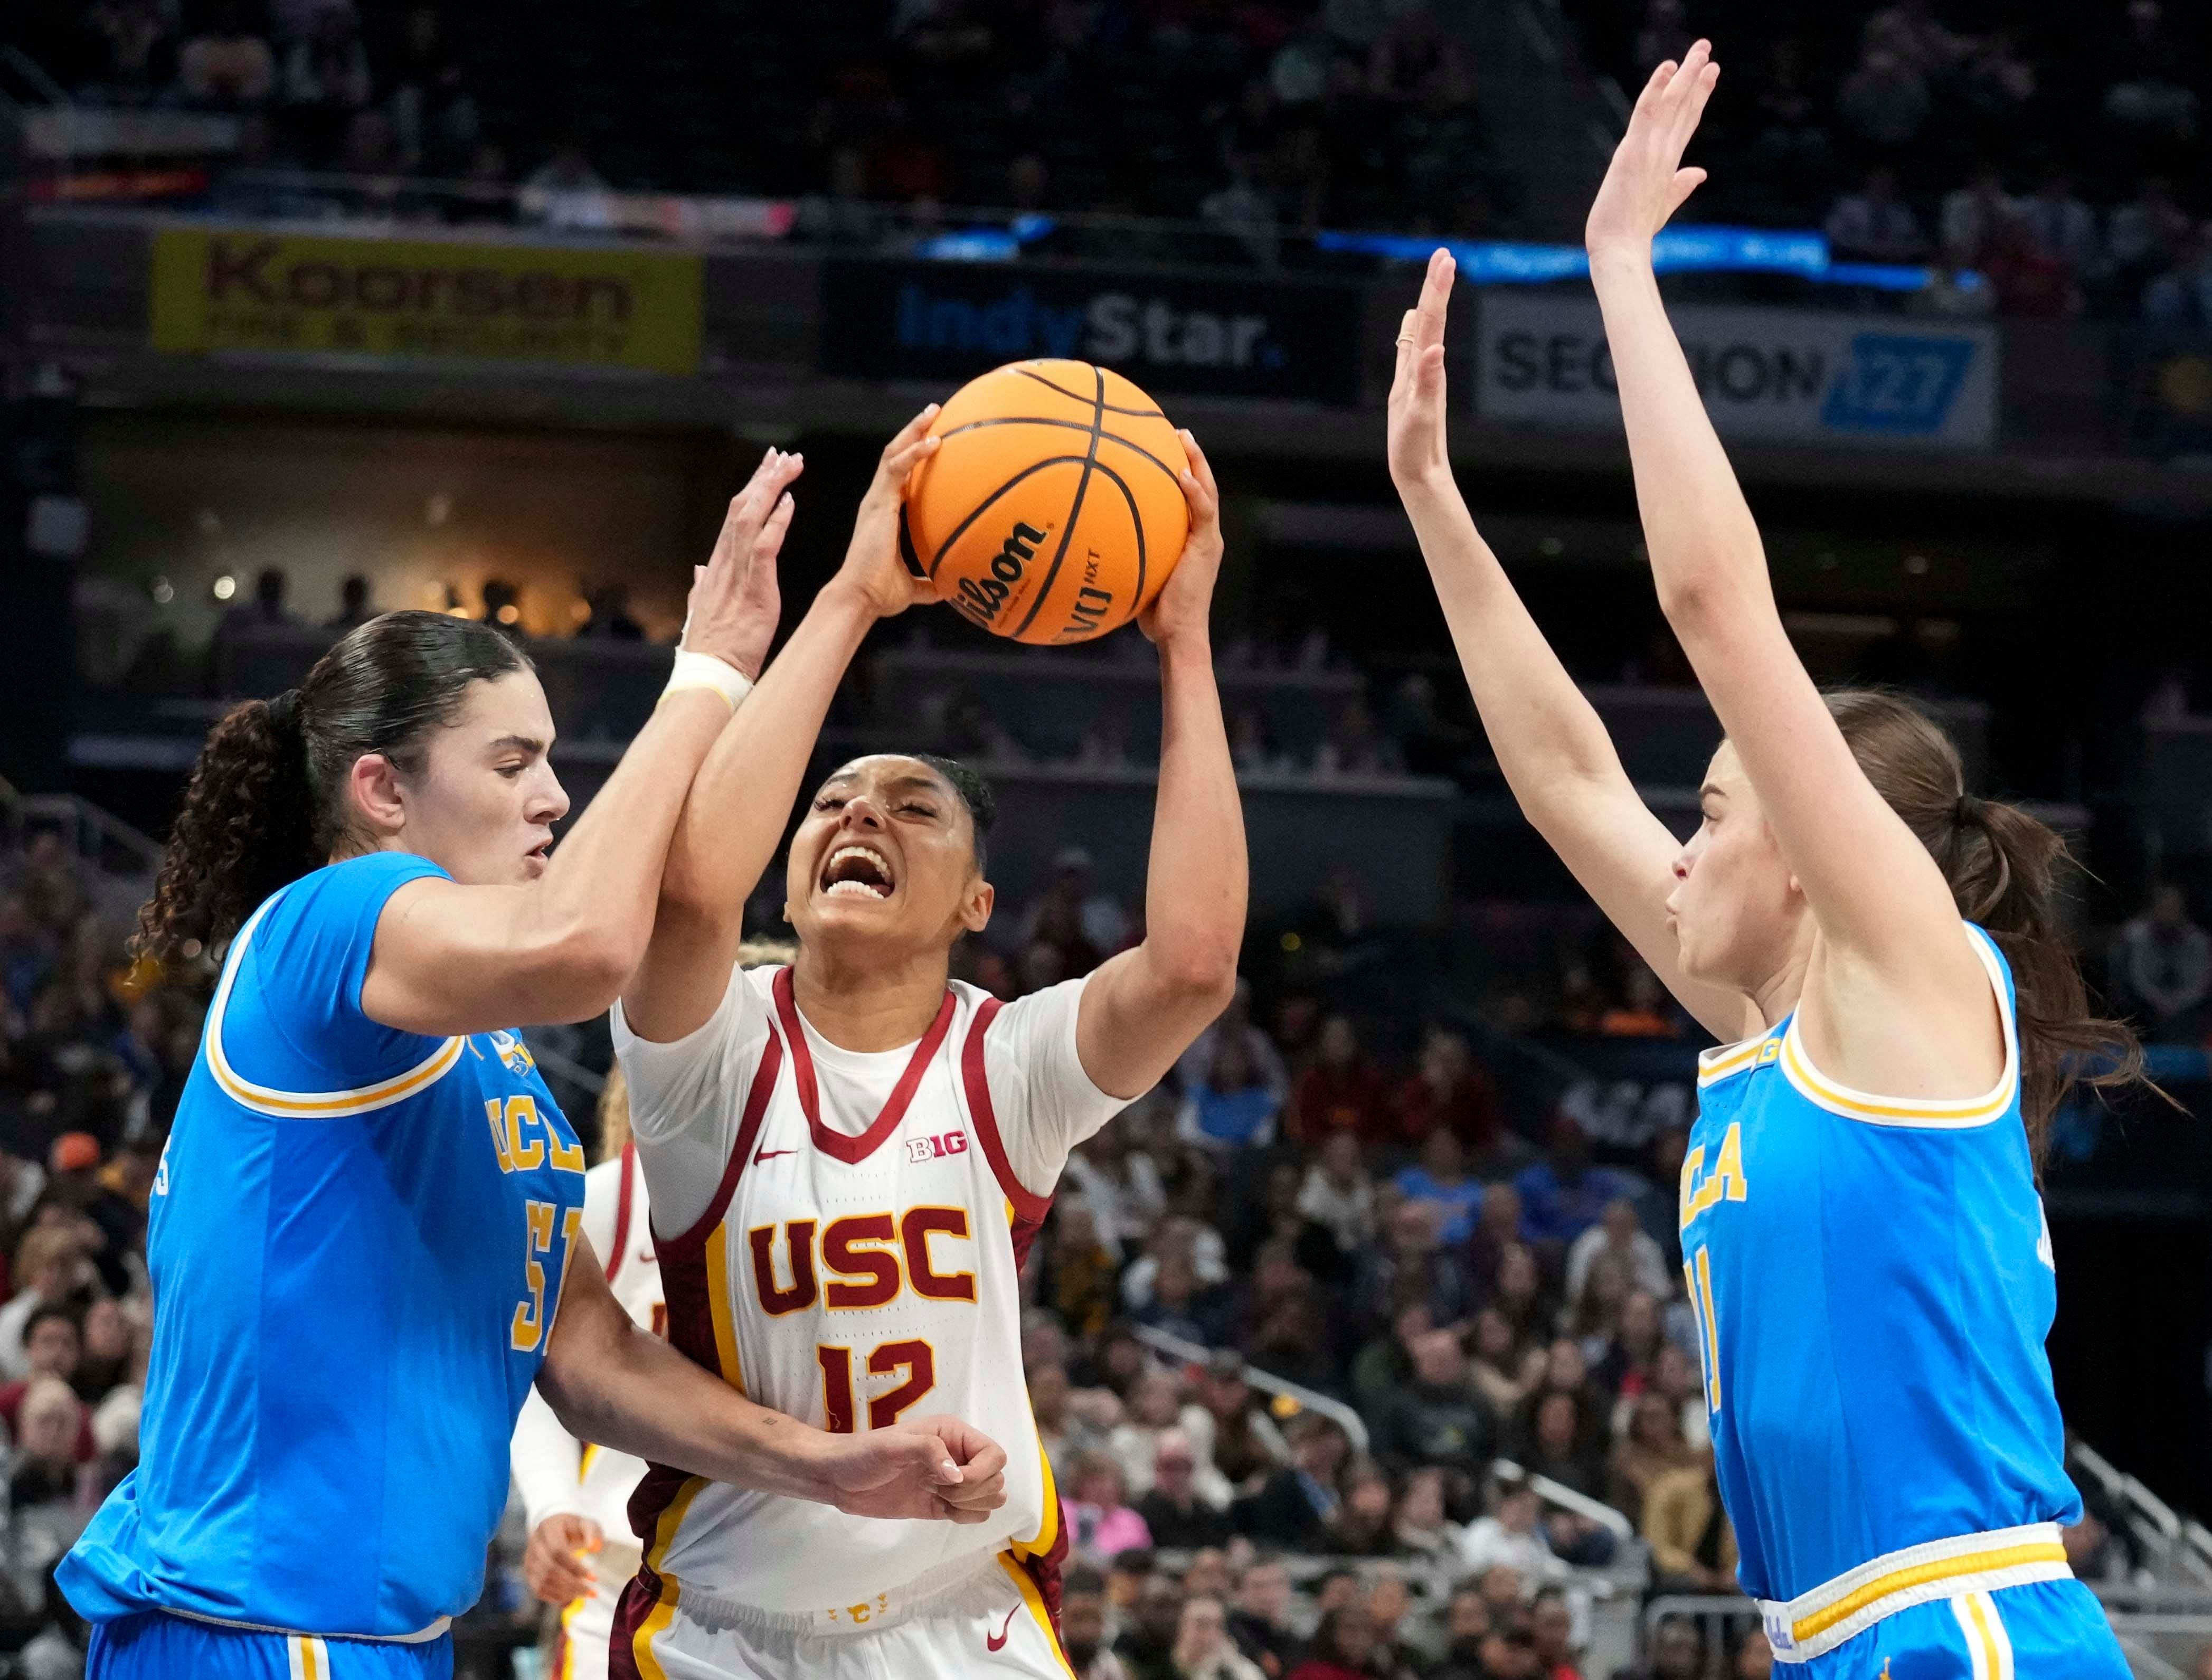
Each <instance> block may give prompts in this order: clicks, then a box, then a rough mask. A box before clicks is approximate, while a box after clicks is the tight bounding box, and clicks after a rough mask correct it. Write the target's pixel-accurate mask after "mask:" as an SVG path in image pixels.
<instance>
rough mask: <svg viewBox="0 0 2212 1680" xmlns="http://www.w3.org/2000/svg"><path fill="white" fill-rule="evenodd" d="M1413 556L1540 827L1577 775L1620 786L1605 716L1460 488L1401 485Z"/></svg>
mask: <svg viewBox="0 0 2212 1680" xmlns="http://www.w3.org/2000/svg"><path fill="white" fill-rule="evenodd" d="M1399 494H1400V496H1401V498H1402V499H1403V501H1404V502H1405V504H1406V512H1407V516H1408V517H1409V518H1410V519H1411V520H1412V521H1413V534H1414V536H1415V537H1416V538H1417V539H1419V543H1420V546H1421V557H1422V558H1423V560H1424V561H1425V562H1426V563H1427V565H1428V569H1429V578H1430V581H1431V583H1432V584H1433V585H1434V586H1435V588H1436V592H1437V604H1438V605H1439V606H1442V607H1443V614H1444V622H1445V624H1446V625H1447V626H1448V627H1449V630H1450V631H1451V638H1452V647H1453V649H1454V651H1455V652H1456V653H1457V654H1458V655H1459V662H1460V669H1461V670H1462V673H1464V674H1465V676H1466V678H1467V685H1468V692H1469V693H1470V694H1471V695H1472V696H1473V697H1474V706H1475V710H1476V712H1477V713H1478V714H1479V715H1480V717H1481V719H1482V727H1483V730H1484V732H1485V733H1486V735H1487V736H1488V738H1489V740H1490V749H1491V751H1492V753H1494V754H1495V755H1496V757H1497V759H1498V769H1499V770H1500V771H1501V772H1502V773H1503V774H1504V777H1505V781H1506V784H1507V785H1508V786H1509V787H1510V788H1512V790H1513V794H1514V797H1515V798H1516V800H1519V801H1520V805H1521V808H1522V811H1523V812H1525V813H1528V818H1529V819H1530V820H1531V821H1532V822H1534V823H1535V824H1536V825H1537V826H1538V827H1539V828H1540V829H1541V828H1545V827H1546V826H1547V822H1548V821H1552V820H1556V819H1557V816H1558V815H1559V813H1564V812H1565V811H1566V810H1568V809H1571V808H1572V805H1573V801H1572V800H1570V799H1569V798H1567V797H1565V796H1566V795H1569V794H1571V793H1572V792H1573V791H1574V790H1575V788H1576V784H1577V783H1585V784H1586V783H1590V782H1604V783H1616V784H1619V785H1620V786H1622V787H1626V785H1627V782H1628V778H1627V773H1626V771H1625V770H1622V768H1621V764H1620V755H1619V754H1618V753H1617V752H1614V750H1613V741H1612V739H1611V737H1609V736H1608V735H1607V733H1606V730H1605V724H1604V721H1602V720H1601V718H1600V717H1599V716H1598V715H1597V709H1596V708H1595V707H1594V706H1592V705H1591V704H1590V703H1589V699H1588V698H1587V697H1585V696H1584V695H1583V691H1582V690H1581V689H1579V688H1577V686H1576V685H1575V680H1574V679H1573V678H1572V677H1571V676H1569V675H1568V674H1567V669H1566V667H1565V666H1564V665H1562V664H1560V662H1559V655H1558V654H1555V653H1554V652H1553V651H1552V645H1551V643H1550V642H1548V641H1547V640H1546V639H1545V636H1544V632H1543V631H1542V630H1541V629H1540V628H1538V626H1537V624H1536V621H1535V619H1534V618H1532V617H1531V616H1530V614H1529V612H1528V607H1527V606H1525V605H1524V604H1523V603H1522V600H1521V596H1520V593H1519V592H1518V591H1516V589H1515V588H1514V587H1513V582H1512V580H1511V579H1510V578H1509V577H1507V576H1506V575H1505V569H1504V566H1503V565H1501V564H1499V563H1498V557H1497V555H1496V554H1495V553H1493V552H1492V550H1491V547H1490V545H1489V544H1488V543H1486V542H1485V541H1484V540H1483V539H1482V533H1480V531H1479V530H1477V529H1476V527H1475V523H1474V516H1473V515H1472V514H1470V513H1469V512H1468V507H1467V502H1466V501H1465V499H1464V498H1463V497H1462V496H1461V495H1460V492H1459V488H1458V486H1457V485H1456V484H1454V483H1452V482H1451V480H1450V478H1449V476H1447V477H1445V478H1443V480H1442V481H1441V482H1431V481H1428V480H1424V481H1423V482H1421V483H1419V484H1412V485H1401V486H1400V488H1399Z"/></svg>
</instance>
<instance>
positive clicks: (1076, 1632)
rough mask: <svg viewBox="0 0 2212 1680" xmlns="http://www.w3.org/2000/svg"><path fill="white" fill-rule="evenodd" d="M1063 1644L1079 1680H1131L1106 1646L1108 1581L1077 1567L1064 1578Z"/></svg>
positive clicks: (1061, 1595) (1095, 1571)
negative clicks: (1128, 1679)
mask: <svg viewBox="0 0 2212 1680" xmlns="http://www.w3.org/2000/svg"><path fill="white" fill-rule="evenodd" d="M1060 1649H1061V1650H1063V1651H1065V1652H1066V1653H1067V1663H1068V1666H1069V1667H1070V1668H1071V1669H1073V1671H1074V1673H1075V1680H1127V1676H1126V1675H1125V1674H1124V1673H1123V1672H1122V1669H1121V1659H1120V1658H1119V1657H1116V1656H1115V1654H1114V1653H1113V1652H1112V1651H1110V1650H1109V1649H1108V1648H1107V1645H1106V1581H1105V1579H1104V1577H1103V1576H1102V1575H1100V1574H1099V1573H1098V1572H1097V1570H1096V1569H1093V1568H1091V1567H1089V1566H1087V1565H1085V1564H1077V1565H1076V1566H1075V1567H1073V1568H1071V1569H1069V1570H1068V1571H1067V1573H1066V1574H1065V1575H1063V1576H1061V1578H1060Z"/></svg>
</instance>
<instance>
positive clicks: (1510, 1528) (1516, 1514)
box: [1460, 1482, 1567, 1581]
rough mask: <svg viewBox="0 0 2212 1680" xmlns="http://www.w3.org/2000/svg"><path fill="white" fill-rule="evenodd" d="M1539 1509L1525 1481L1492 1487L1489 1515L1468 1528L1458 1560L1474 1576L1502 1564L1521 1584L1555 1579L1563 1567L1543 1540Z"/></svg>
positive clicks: (1533, 1493)
mask: <svg viewBox="0 0 2212 1680" xmlns="http://www.w3.org/2000/svg"><path fill="white" fill-rule="evenodd" d="M1542 1517H1543V1506H1542V1503H1541V1501H1540V1500H1538V1499H1537V1497H1536V1490H1535V1489H1534V1488H1531V1487H1530V1486H1528V1483H1527V1482H1504V1483H1498V1484H1494V1485H1493V1486H1492V1488H1491V1492H1490V1512H1489V1514H1488V1515H1487V1516H1483V1517H1478V1518H1476V1519H1475V1520H1474V1522H1472V1523H1470V1524H1469V1525H1468V1530H1467V1536H1466V1538H1465V1540H1464V1541H1463V1542H1462V1544H1461V1547H1460V1561H1462V1562H1463V1563H1464V1564H1466V1566H1467V1567H1468V1569H1470V1570H1472V1571H1473V1572H1474V1573H1477V1574H1480V1573H1482V1572H1484V1571H1485V1570H1488V1569H1494V1568H1496V1567H1498V1565H1500V1564H1504V1565H1505V1566H1506V1567H1508V1568H1510V1569H1511V1570H1512V1571H1513V1572H1514V1573H1516V1574H1517V1575H1518V1576H1519V1577H1520V1578H1521V1580H1523V1581H1547V1580H1558V1579H1559V1578H1561V1577H1563V1576H1564V1575H1565V1574H1566V1573H1567V1568H1566V1566H1565V1564H1563V1563H1561V1562H1560V1561H1559V1559H1558V1558H1556V1557H1554V1556H1553V1555H1552V1548H1551V1546H1550V1544H1549V1543H1547V1541H1546V1539H1545V1537H1544V1528H1543V1522H1542Z"/></svg>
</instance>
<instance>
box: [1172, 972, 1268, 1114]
mask: <svg viewBox="0 0 2212 1680" xmlns="http://www.w3.org/2000/svg"><path fill="white" fill-rule="evenodd" d="M1224 1038H1235V1039H1237V1040H1238V1041H1239V1042H1240V1043H1242V1044H1243V1046H1244V1054H1245V1055H1246V1056H1248V1057H1249V1058H1250V1060H1251V1063H1252V1066H1253V1067H1255V1068H1257V1069H1258V1070H1259V1072H1260V1077H1261V1080H1264V1081H1265V1082H1266V1084H1267V1088H1268V1089H1269V1090H1271V1091H1273V1092H1274V1093H1275V1094H1276V1096H1277V1097H1278V1098H1279V1099H1284V1100H1288V1099H1289V1097H1290V1094H1291V1073H1290V1069H1289V1068H1286V1067H1285V1066H1284V1065H1283V1056H1282V1052H1281V1051H1279V1050H1277V1049H1276V1048H1275V1045H1274V1042H1273V1040H1272V1039H1270V1038H1268V1037H1267V1032H1266V1031H1265V1030H1264V1029H1263V1028H1261V1026H1260V1025H1259V1024H1258V1023H1257V1022H1256V1021H1255V1020H1253V1019H1252V983H1251V982H1250V981H1249V980H1245V979H1243V978H1239V979H1238V981H1237V994H1236V995H1235V996H1234V997H1232V998H1231V1000H1230V1003H1229V1007H1227V1008H1226V1009H1225V1010H1223V1011H1222V1012H1221V1019H1220V1020H1217V1021H1215V1022H1214V1023H1213V1025H1212V1026H1209V1027H1207V1028H1206V1031H1205V1032H1201V1033H1200V1034H1199V1035H1198V1038H1197V1039H1196V1040H1195V1041H1194V1043H1193V1044H1192V1045H1191V1047H1190V1048H1189V1049H1188V1050H1185V1051H1184V1052H1183V1053H1182V1057H1181V1058H1180V1059H1179V1060H1178V1061H1177V1062H1176V1081H1177V1082H1178V1083H1179V1084H1180V1085H1181V1086H1182V1088H1183V1089H1184V1090H1186V1091H1188V1090H1189V1089H1190V1087H1192V1086H1193V1085H1195V1084H1197V1083H1199V1082H1200V1081H1201V1080H1204V1079H1205V1078H1206V1073H1207V1071H1208V1070H1209V1069H1210V1068H1212V1066H1213V1054H1214V1050H1215V1048H1216V1046H1217V1045H1218V1044H1219V1043H1220V1042H1221V1040H1222V1039H1224Z"/></svg>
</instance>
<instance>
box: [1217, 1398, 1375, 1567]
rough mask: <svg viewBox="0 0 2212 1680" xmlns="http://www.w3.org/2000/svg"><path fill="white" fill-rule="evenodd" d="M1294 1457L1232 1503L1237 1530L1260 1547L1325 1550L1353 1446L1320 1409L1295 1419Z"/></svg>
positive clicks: (1291, 1431)
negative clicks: (1253, 1489)
mask: <svg viewBox="0 0 2212 1680" xmlns="http://www.w3.org/2000/svg"><path fill="white" fill-rule="evenodd" d="M1288 1433H1289V1441H1290V1453H1291V1461H1290V1463H1288V1464H1283V1465H1281V1466H1279V1467H1278V1468H1277V1469H1276V1470H1273V1472H1272V1473H1271V1474H1270V1475H1268V1476H1267V1479H1266V1480H1265V1481H1264V1482H1261V1485H1260V1488H1259V1491H1258V1492H1256V1493H1254V1494H1247V1495H1245V1496H1244V1497H1243V1498H1241V1499H1239V1500H1237V1501H1236V1503H1235V1504H1234V1505H1233V1506H1231V1507H1230V1513H1231V1517H1232V1519H1234V1521H1235V1524H1236V1528H1237V1532H1238V1533H1239V1534H1243V1535H1245V1536H1248V1537H1250V1538H1251V1539H1253V1540H1255V1541H1256V1542H1258V1543H1261V1544H1262V1545H1269V1546H1276V1547H1280V1548H1282V1549H1286V1550H1290V1551H1321V1550H1325V1549H1327V1548H1326V1546H1325V1545H1324V1543H1323V1542H1324V1541H1325V1539H1326V1537H1327V1535H1328V1525H1329V1523H1330V1521H1331V1520H1332V1519H1334V1517H1335V1515H1336V1511H1337V1507H1338V1505H1339V1504H1340V1502H1341V1500H1342V1494H1341V1492H1340V1488H1339V1487H1338V1478H1339V1477H1340V1476H1341V1475H1342V1474H1343V1471H1344V1464H1345V1459H1346V1457H1347V1455H1348V1454H1349V1452H1350V1451H1351V1448H1350V1445H1349V1443H1347V1442H1346V1440H1345V1438H1344V1431H1343V1430H1342V1429H1340V1428H1339V1427H1337V1426H1336V1425H1335V1424H1334V1423H1333V1422H1332V1421H1329V1420H1328V1418H1325V1417H1323V1416H1322V1415H1320V1414H1319V1413H1318V1412H1301V1413H1299V1414H1298V1415H1297V1417H1295V1418H1293V1419H1292V1420H1291V1426H1290V1429H1289V1432H1288Z"/></svg>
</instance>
